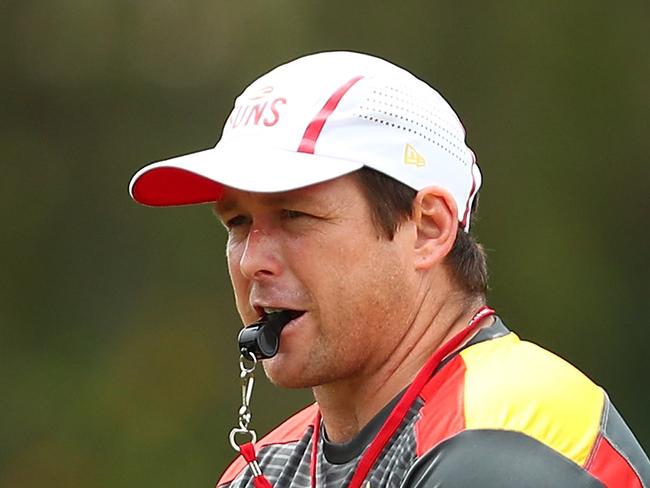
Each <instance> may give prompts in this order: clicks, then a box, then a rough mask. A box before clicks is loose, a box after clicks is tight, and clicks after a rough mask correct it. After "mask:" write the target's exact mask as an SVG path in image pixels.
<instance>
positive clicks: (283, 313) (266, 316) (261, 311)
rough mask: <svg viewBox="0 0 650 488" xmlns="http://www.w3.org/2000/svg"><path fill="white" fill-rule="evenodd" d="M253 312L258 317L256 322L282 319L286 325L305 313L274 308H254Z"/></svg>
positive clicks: (303, 311)
mask: <svg viewBox="0 0 650 488" xmlns="http://www.w3.org/2000/svg"><path fill="white" fill-rule="evenodd" d="M255 312H256V313H257V316H258V317H259V318H258V319H257V320H258V322H265V321H267V320H271V321H275V320H278V319H279V318H280V317H282V320H283V321H284V320H286V323H289V322H291V321H292V320H294V319H297V318H298V317H300V316H302V315H303V314H304V313H305V310H294V309H290V308H274V307H258V306H256V307H255Z"/></svg>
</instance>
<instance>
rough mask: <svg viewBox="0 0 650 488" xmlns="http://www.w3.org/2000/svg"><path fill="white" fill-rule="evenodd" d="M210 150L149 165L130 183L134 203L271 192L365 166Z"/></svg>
mask: <svg viewBox="0 0 650 488" xmlns="http://www.w3.org/2000/svg"><path fill="white" fill-rule="evenodd" d="M242 147H245V146H242V145H239V144H238V147H237V150H236V151H235V150H231V149H230V148H228V147H227V146H222V145H217V146H216V147H214V148H212V149H208V150H205V151H199V152H196V153H191V154H187V155H185V156H180V157H176V158H173V159H167V160H165V161H159V162H156V163H152V164H149V165H147V166H145V167H144V168H142V169H141V170H140V171H138V172H137V173H136V174H135V175H134V176H133V178H131V182H130V184H129V193H130V194H131V197H133V199H134V200H135V201H137V202H138V203H141V204H143V205H150V206H154V207H161V206H173V205H191V204H197V203H208V202H215V201H218V200H220V199H221V197H222V195H223V189H224V187H232V188H236V189H239V190H244V191H251V192H261V193H273V192H282V191H289V190H294V189H297V188H302V187H305V186H309V185H313V184H315V183H320V182H322V181H327V180H330V179H333V178H336V177H338V176H342V175H345V174H347V173H351V172H352V171H355V170H357V169H360V168H361V167H362V166H363V163H359V162H356V161H348V160H343V159H336V158H328V157H324V156H319V155H314V154H308V153H300V152H294V151H285V150H281V149H275V148H274V149H268V148H264V149H248V148H246V149H245V150H242Z"/></svg>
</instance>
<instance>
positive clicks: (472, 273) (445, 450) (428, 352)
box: [130, 52, 650, 487]
mask: <svg viewBox="0 0 650 488" xmlns="http://www.w3.org/2000/svg"><path fill="white" fill-rule="evenodd" d="M480 185H481V173H480V171H479V168H478V166H477V164H476V161H475V158H474V154H473V153H472V151H471V150H470V149H469V148H468V147H467V145H466V144H465V133H464V129H463V126H462V125H461V123H460V120H459V119H458V117H457V116H456V114H455V113H454V111H453V110H452V108H451V107H450V106H449V105H448V104H447V102H446V101H445V100H444V99H443V98H442V97H441V96H440V95H439V94H438V93H437V92H436V91H435V90H433V89H432V88H431V87H429V86H428V85H426V84H425V83H423V82H422V81H420V80H418V79H417V78H415V77H414V76H413V75H411V74H410V73H408V72H406V71H404V70H402V69H400V68H398V67H396V66H394V65H392V64H390V63H388V62H386V61H384V60H381V59H377V58H374V57H371V56H366V55H362V54H357V53H347V52H332V53H320V54H316V55H312V56H306V57H304V58H300V59H298V60H295V61H293V62H291V63H288V64H286V65H283V66H280V67H278V68H276V69H274V70H273V71H271V72H269V73H267V74H265V75H264V76H262V77H261V78H259V79H258V80H256V81H255V82H254V83H252V84H251V85H250V86H249V87H248V88H247V89H246V90H245V91H244V92H243V93H242V95H241V96H240V97H239V98H238V99H237V100H236V103H235V107H234V109H233V111H232V113H231V114H230V116H229V118H228V119H227V121H226V124H225V128H224V132H223V136H222V138H221V140H220V142H219V143H218V144H217V145H216V146H215V147H214V148H213V149H211V150H208V151H202V152H199V153H195V154H190V155H187V156H183V157H179V158H175V159H171V160H167V161H162V162H159V163H154V164H152V165H149V166H147V167H145V168H143V169H142V170H140V171H139V172H138V173H137V174H136V175H135V176H134V178H133V180H132V182H131V187H130V191H131V194H132V196H133V197H134V198H135V199H136V200H137V201H139V202H141V203H144V204H148V205H178V204H190V203H204V202H216V206H215V211H216V214H217V215H218V217H219V219H220V220H221V221H222V222H223V224H224V225H225V227H226V228H227V231H228V244H227V257H228V266H229V272H230V276H231V280H232V284H233V288H234V292H235V297H236V302H237V308H238V311H239V313H240V315H241V317H242V320H243V322H244V324H251V323H254V322H257V321H259V320H262V321H264V320H271V318H275V317H278V314H281V313H283V312H284V313H285V315H284V317H285V320H284V322H286V323H283V324H281V325H282V326H283V327H282V328H281V331H280V332H279V334H280V336H279V337H280V344H279V350H278V351H277V354H276V355H274V356H273V354H270V355H271V356H273V357H271V358H269V359H266V360H264V361H262V362H263V365H264V370H265V372H266V374H267V376H268V377H269V378H270V380H271V381H272V382H273V383H275V384H276V385H279V386H282V387H287V388H303V387H310V388H312V390H313V393H314V397H315V399H316V403H315V404H314V405H312V406H310V407H308V408H307V409H305V410H303V411H302V412H300V413H298V414H296V415H295V416H294V417H292V418H291V419H289V420H288V421H286V422H285V423H284V424H282V425H281V426H280V427H278V428H277V429H276V430H275V431H273V432H272V433H271V434H269V435H268V436H266V437H265V438H263V439H262V440H261V441H260V442H257V443H256V444H255V445H254V446H253V445H250V444H246V445H244V446H241V453H242V456H243V458H240V459H239V460H237V461H235V462H234V463H233V464H232V465H231V466H230V468H229V469H228V470H227V471H226V472H225V473H224V474H223V476H222V477H221V479H220V480H219V482H218V486H224V487H225V486H229V487H243V486H257V487H261V486H271V485H272V486H276V487H288V486H292V487H309V486H353V487H358V486H371V487H379V486H394V487H399V486H403V487H406V486H408V487H467V486H481V487H523V486H530V487H541V486H553V487H559V486H562V487H564V486H567V487H569V486H570V487H600V486H607V487H645V486H650V463H649V461H648V458H647V456H646V455H645V454H644V453H643V451H642V449H641V447H640V446H639V444H638V442H637V441H636V440H635V439H634V436H633V435H632V434H631V432H630V431H629V429H628V428H627V426H626V425H625V423H624V422H623V420H622V419H621V417H620V416H619V415H618V413H617V412H616V410H615V409H614V407H613V406H612V404H611V403H610V401H609V399H608V398H607V396H606V394H605V392H604V391H603V390H602V389H600V388H599V387H597V386H596V385H594V384H593V383H592V382H591V381H590V380H589V379H587V378H586V377H585V376H584V375H582V374H581V373H580V372H578V371H577V370H576V369H575V368H573V367H572V366H570V365H569V364H567V363H565V362H564V361H563V360H561V359H559V358H558V357H556V356H554V355H552V354H551V353H549V352H547V351H544V350H543V349H540V348H539V347H537V346H534V345H532V344H529V343H526V342H523V341H520V340H519V339H518V338H517V336H516V335H514V334H513V333H511V332H510V331H509V330H508V329H507V328H506V326H505V325H504V324H503V323H502V322H501V320H500V319H499V318H497V317H496V316H495V315H494V314H493V311H492V310H490V309H488V308H487V307H485V291H486V288H487V284H486V283H487V279H486V266H485V257H484V254H483V251H482V250H481V248H480V246H479V245H478V244H477V243H476V242H475V241H474V240H473V239H472V237H471V236H470V235H469V227H470V220H471V212H472V210H473V207H474V206H475V201H476V196H477V193H478V190H479V187H480ZM287 311H289V312H287Z"/></svg>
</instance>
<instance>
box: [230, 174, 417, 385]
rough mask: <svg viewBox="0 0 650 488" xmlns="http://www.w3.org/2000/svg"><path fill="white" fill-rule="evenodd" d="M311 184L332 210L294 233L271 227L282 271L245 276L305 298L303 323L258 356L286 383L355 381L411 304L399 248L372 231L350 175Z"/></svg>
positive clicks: (373, 363)
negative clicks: (269, 354)
mask: <svg viewBox="0 0 650 488" xmlns="http://www.w3.org/2000/svg"><path fill="white" fill-rule="evenodd" d="M317 186H318V189H317V191H318V192H320V193H321V194H320V197H321V198H322V200H323V202H322V203H323V205H324V206H325V207H327V206H328V205H329V206H330V207H331V208H332V209H334V211H333V212H334V213H333V215H334V217H335V218H333V219H332V220H331V221H329V222H327V223H325V224H323V225H322V226H320V225H319V224H318V223H317V224H316V226H315V227H314V228H313V229H312V231H313V232H306V233H304V234H301V235H300V236H298V237H296V238H295V239H293V238H290V239H286V240H283V239H284V238H283V237H282V236H284V235H285V234H282V233H281V232H279V233H278V236H279V237H278V239H280V240H281V241H282V242H280V244H279V246H278V247H277V248H275V249H281V250H282V251H281V253H282V256H281V260H282V264H283V272H282V274H281V275H279V276H278V277H277V280H275V281H273V280H270V281H268V282H265V283H253V284H252V286H253V287H255V286H258V287H260V286H270V287H278V288H283V289H284V290H285V292H286V290H290V293H293V294H294V295H297V296H301V297H302V298H303V301H304V302H305V303H309V304H310V309H309V310H308V312H307V314H306V315H307V316H306V320H305V323H304V324H302V325H301V326H300V328H296V329H295V330H292V331H291V333H290V334H287V335H286V340H285V339H284V338H283V340H281V346H280V351H279V353H278V355H277V356H276V357H274V358H272V359H269V360H265V361H264V362H263V365H264V369H265V372H266V374H267V376H268V377H269V379H270V380H271V382H273V383H274V384H276V385H278V386H281V387H286V388H305V387H314V386H318V385H326V384H334V383H337V382H346V381H362V378H364V377H366V376H368V375H371V374H372V373H373V372H374V371H376V370H377V369H378V368H380V367H381V365H382V364H383V362H384V360H385V358H386V356H387V355H389V354H390V352H391V351H392V350H393V349H394V348H395V347H397V345H398V343H399V339H400V338H401V337H402V336H403V334H404V331H403V330H402V329H403V328H404V325H405V324H403V323H402V322H403V321H404V320H405V317H408V315H409V309H410V307H411V306H412V299H413V297H412V296H410V291H409V290H411V289H412V288H411V287H410V286H409V281H408V280H409V277H408V274H407V272H406V269H407V267H408V256H405V248H404V246H403V245H401V244H400V243H399V242H398V240H396V241H388V240H386V239H384V238H381V237H378V236H377V231H376V229H375V228H374V226H373V224H372V221H371V218H370V210H369V208H368V205H367V203H366V201H365V199H364V197H363V195H362V193H361V191H360V189H359V188H358V186H357V184H356V180H355V179H354V178H352V177H343V178H338V179H337V180H334V181H332V182H328V183H324V184H321V185H317ZM328 215H332V213H331V212H330V213H329V214H328ZM290 237H291V236H290ZM232 264H235V263H232ZM231 271H232V270H231ZM235 271H236V270H235ZM233 285H234V286H235V288H236V291H237V289H238V288H242V284H241V283H238V282H237V280H233ZM238 296H239V300H238V302H239V301H244V299H247V297H243V296H242V295H241V294H240V295H238ZM240 312H241V310H240ZM287 332H289V331H287Z"/></svg>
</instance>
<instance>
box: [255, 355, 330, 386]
mask: <svg viewBox="0 0 650 488" xmlns="http://www.w3.org/2000/svg"><path fill="white" fill-rule="evenodd" d="M262 364H263V365H264V373H266V377H267V378H268V379H269V381H270V382H271V383H272V384H273V385H274V386H277V387H279V388H291V389H299V388H312V387H314V386H318V384H319V382H318V380H316V379H314V378H310V377H309V375H307V374H305V373H306V371H305V370H304V369H302V368H298V367H295V365H294V366H292V367H284V366H282V365H281V364H279V363H278V362H277V361H276V360H275V359H271V360H267V361H264V362H263V363H262Z"/></svg>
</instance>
